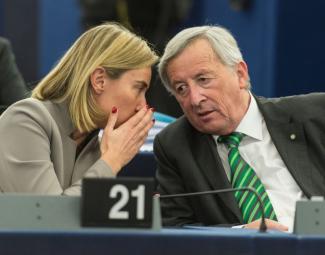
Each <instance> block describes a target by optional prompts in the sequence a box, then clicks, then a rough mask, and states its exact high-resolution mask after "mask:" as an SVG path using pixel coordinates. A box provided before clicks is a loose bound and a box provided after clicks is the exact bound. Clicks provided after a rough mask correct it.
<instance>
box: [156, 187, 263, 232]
mask: <svg viewBox="0 0 325 255" xmlns="http://www.w3.org/2000/svg"><path fill="white" fill-rule="evenodd" d="M237 191H249V192H252V193H253V194H254V195H255V196H256V197H257V200H258V204H259V210H260V211H261V213H262V218H261V223H260V227H259V232H262V233H264V232H266V230H267V226H266V223H265V214H264V205H263V203H262V199H261V197H260V195H259V194H258V193H257V192H256V190H255V189H253V188H251V187H242V188H230V189H219V190H209V191H200V192H192V193H179V194H172V195H159V194H157V196H158V197H160V198H178V197H192V196H202V195H211V194H221V193H230V192H231V193H233V192H237Z"/></svg>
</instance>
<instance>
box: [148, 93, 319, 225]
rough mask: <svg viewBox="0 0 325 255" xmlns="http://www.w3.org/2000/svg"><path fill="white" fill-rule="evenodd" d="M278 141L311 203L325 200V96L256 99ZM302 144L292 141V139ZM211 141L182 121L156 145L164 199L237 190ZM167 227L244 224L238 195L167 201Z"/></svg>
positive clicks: (164, 213)
mask: <svg viewBox="0 0 325 255" xmlns="http://www.w3.org/2000/svg"><path fill="white" fill-rule="evenodd" d="M256 99H257V103H258V106H259V109H260V110H261V112H262V114H263V116H264V118H265V122H266V125H267V128H268V130H269V133H270V135H271V137H272V140H273V142H274V144H275V146H276V148H277V150H278V152H279V154H280V156H281V157H282V159H283V161H284V163H285V165H286V166H287V168H288V170H289V171H290V173H291V174H292V176H293V178H294V179H295V180H296V182H297V184H298V185H299V187H300V188H301V189H302V191H303V192H304V194H305V195H306V196H307V197H310V196H312V195H321V196H325V93H318V94H309V95H302V96H293V97H285V98H278V99H265V98H256ZM291 134H295V135H296V139H294V140H291V139H290V135H291ZM216 146H217V145H216V144H215V142H214V140H213V138H212V136H211V135H208V134H203V133H200V132H198V131H197V130H196V129H194V128H193V127H192V126H191V124H190V123H189V122H188V121H187V119H186V118H185V117H181V118H180V119H178V120H177V121H176V122H174V123H173V124H171V125H169V126H168V127H166V128H165V129H164V130H163V131H162V132H160V133H159V134H158V135H157V136H156V139H155V142H154V151H155V155H156V157H157V161H158V170H157V180H158V183H159V185H158V191H159V192H160V193H161V194H176V193H185V192H196V191H206V190H214V189H224V188H231V184H230V183H229V181H228V179H227V176H226V173H225V170H224V168H223V166H222V163H221V160H220V157H219V155H218V152H217V149H216ZM161 207H162V216H163V223H164V224H165V225H173V226H175V225H184V224H203V225H217V224H238V223H239V224H241V223H243V222H242V217H241V213H240V210H239V208H238V205H237V203H236V201H235V198H234V195H233V194H232V193H228V194H222V195H206V196H199V197H190V198H177V199H162V200H161Z"/></svg>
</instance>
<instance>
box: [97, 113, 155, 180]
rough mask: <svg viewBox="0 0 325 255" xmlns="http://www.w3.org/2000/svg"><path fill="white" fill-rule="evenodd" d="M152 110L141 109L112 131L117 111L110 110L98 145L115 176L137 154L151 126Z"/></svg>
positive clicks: (152, 122)
mask: <svg viewBox="0 0 325 255" xmlns="http://www.w3.org/2000/svg"><path fill="white" fill-rule="evenodd" d="M152 115H153V108H150V109H148V108H147V107H143V108H142V109H141V110H139V111H138V112H137V113H136V114H135V115H134V116H132V117H131V118H130V119H129V120H128V121H126V122H125V123H123V124H122V125H121V126H119V127H118V128H116V129H114V127H115V123H116V121H117V117H118V111H117V110H116V108H115V109H113V110H112V113H111V114H110V116H109V118H108V121H107V125H106V127H105V129H104V132H103V137H102V140H101V144H100V150H101V153H102V156H101V159H103V160H104V161H105V162H106V163H107V164H108V165H109V166H110V167H111V168H112V170H113V172H114V173H115V174H117V173H118V172H119V171H120V170H121V168H122V167H123V166H124V165H126V164H127V163H128V162H129V161H130V160H131V159H132V158H133V157H134V156H135V154H137V153H138V151H139V149H140V147H141V146H142V145H143V143H144V142H145V140H146V138H147V136H148V132H149V130H150V128H151V127H152V126H153V124H154V121H153V120H152Z"/></svg>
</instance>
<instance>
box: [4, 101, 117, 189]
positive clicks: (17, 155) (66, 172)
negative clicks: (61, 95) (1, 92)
mask: <svg viewBox="0 0 325 255" xmlns="http://www.w3.org/2000/svg"><path fill="white" fill-rule="evenodd" d="M72 131H73V124H72V122H71V119H70V116H69V112H68V108H67V105H66V104H65V103H60V104H57V103H53V102H51V101H40V100H37V99H33V98H28V99H24V100H21V101H19V102H17V103H15V104H13V105H12V106H10V107H9V108H8V109H7V110H6V111H5V112H4V113H3V114H2V115H1V116H0V191H2V192H21V193H38V194H55V195H58V194H63V195H80V192H81V179H82V178H83V177H113V176H114V175H113V172H112V170H111V168H110V167H109V166H108V165H107V164H106V163H105V162H104V161H103V160H101V159H99V158H100V149H99V142H98V137H97V135H95V136H93V137H92V138H91V139H90V140H89V141H88V142H87V144H86V145H85V147H84V148H83V149H82V151H81V152H80V153H79V155H78V157H77V158H76V149H77V146H76V143H75V142H74V140H72V139H71V138H70V136H69V135H70V134H71V133H72Z"/></svg>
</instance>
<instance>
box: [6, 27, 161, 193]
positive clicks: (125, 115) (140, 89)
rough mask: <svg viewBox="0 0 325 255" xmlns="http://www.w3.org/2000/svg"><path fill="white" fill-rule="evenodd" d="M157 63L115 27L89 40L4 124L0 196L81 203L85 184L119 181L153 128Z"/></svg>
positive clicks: (140, 43)
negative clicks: (150, 97)
mask: <svg viewBox="0 0 325 255" xmlns="http://www.w3.org/2000/svg"><path fill="white" fill-rule="evenodd" d="M157 58H158V57H157V56H156V54H155V53H154V52H153V51H152V50H151V49H150V48H149V46H148V45H147V44H146V42H145V41H144V40H142V39H141V38H139V37H137V36H136V35H134V34H132V33H131V32H130V31H128V30H126V29H125V28H123V27H121V26H119V25H117V24H112V23H107V24H104V25H101V26H98V27H95V28H93V29H91V30H89V31H87V32H85V33H84V34H83V35H82V36H81V37H80V38H79V39H78V40H77V41H76V42H75V43H74V44H73V46H72V47H71V48H70V49H69V50H68V51H67V53H66V54H65V55H64V56H63V58H62V59H61V60H60V61H59V63H58V64H57V65H56V66H55V67H54V69H53V70H52V71H51V72H50V73H49V74H48V75H47V76H45V78H44V79H43V80H42V81H41V82H40V83H39V84H38V85H37V86H36V88H35V89H34V90H33V93H32V96H31V98H28V99H24V100H21V101H19V102H17V103H16V104H14V105H12V106H11V107H9V108H8V109H7V110H6V111H5V112H4V113H3V114H2V116H1V117H0V141H1V142H0V151H1V153H0V189H1V191H2V192H28V193H38V194H63V195H78V194H80V191H81V179H82V178H84V177H113V176H116V174H117V173H118V172H119V171H120V170H121V168H122V167H123V166H124V165H125V164H127V163H128V162H129V161H130V160H131V159H132V158H133V157H134V156H135V154H136V153H137V152H138V150H139V148H140V146H141V145H142V144H143V143H144V141H145V138H146V136H147V134H148V131H149V129H150V128H151V127H152V125H153V122H154V121H153V120H152V114H153V109H151V108H149V107H148V106H147V105H146V100H145V92H146V90H147V89H148V87H149V83H150V79H151V66H152V65H153V64H154V63H155V62H156V61H157ZM100 128H102V129H104V133H103V136H102V139H101V140H100V141H99V139H98V136H97V135H98V130H99V129H100Z"/></svg>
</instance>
